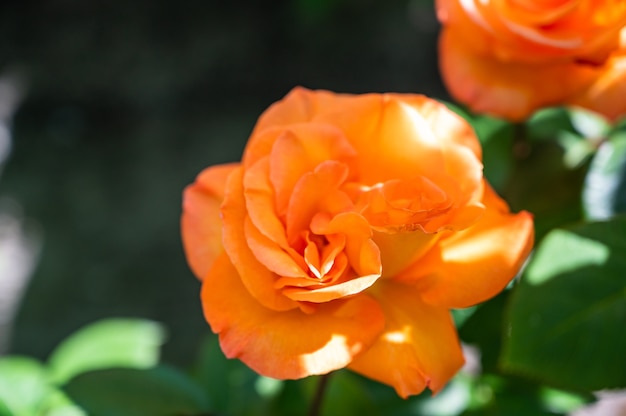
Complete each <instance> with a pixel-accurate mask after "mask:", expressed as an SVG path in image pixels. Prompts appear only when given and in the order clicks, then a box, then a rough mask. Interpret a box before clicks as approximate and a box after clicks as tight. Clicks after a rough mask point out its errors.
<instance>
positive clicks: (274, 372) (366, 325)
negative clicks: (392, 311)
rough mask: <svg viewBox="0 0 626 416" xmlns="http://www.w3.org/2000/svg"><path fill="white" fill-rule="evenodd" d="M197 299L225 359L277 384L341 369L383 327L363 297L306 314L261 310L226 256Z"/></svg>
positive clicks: (378, 312)
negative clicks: (283, 380) (233, 361)
mask: <svg viewBox="0 0 626 416" xmlns="http://www.w3.org/2000/svg"><path fill="white" fill-rule="evenodd" d="M201 297H202V304H203V306H204V313H205V317H206V319H207V321H208V322H209V324H210V325H211V329H212V330H213V331H214V332H216V333H219V335H220V344H221V347H222V350H223V351H224V353H225V354H226V356H227V357H229V358H239V359H241V360H242V361H243V362H244V363H246V364H247V365H248V366H249V367H250V368H252V369H253V370H254V371H256V372H257V373H259V374H262V375H265V376H268V377H273V378H279V379H296V378H302V377H306V376H310V375H314V374H325V373H328V372H330V371H333V370H337V369H340V368H343V367H345V366H346V365H347V364H348V363H350V362H351V361H352V359H353V357H354V356H355V355H356V354H358V353H359V352H361V351H362V350H364V349H366V348H367V347H368V346H369V345H371V344H372V342H373V341H374V340H375V339H376V336H377V335H378V334H379V333H380V332H381V331H382V329H383V326H384V317H383V314H382V312H381V310H380V307H379V306H378V304H377V303H376V302H375V301H374V300H373V299H371V298H369V297H367V296H365V295H360V296H357V297H354V298H351V299H350V300H346V301H337V302H329V303H326V304H323V305H320V306H319V307H318V308H317V309H316V310H315V312H313V313H312V314H305V313H303V312H301V311H300V310H298V309H296V310H291V311H288V312H276V311H273V310H270V309H267V308H264V307H263V306H262V305H260V304H259V303H258V302H257V301H256V300H255V299H254V298H253V297H252V296H250V294H249V293H248V291H247V290H246V288H245V287H244V285H243V284H242V283H241V280H240V279H239V276H238V273H237V270H236V269H235V268H234V267H233V265H232V264H231V262H230V261H229V259H228V257H227V256H226V255H222V256H220V257H219V258H218V259H217V261H216V262H215V265H214V266H213V268H212V269H211V271H210V272H209V274H208V275H207V277H206V279H205V281H204V283H203V286H202V295H201Z"/></svg>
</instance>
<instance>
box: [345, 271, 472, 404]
mask: <svg viewBox="0 0 626 416" xmlns="http://www.w3.org/2000/svg"><path fill="white" fill-rule="evenodd" d="M374 296H375V297H376V299H377V300H378V302H379V303H380V305H381V307H382V309H383V312H384V314H385V330H384V332H383V333H382V335H381V336H380V337H379V338H378V340H377V341H376V343H375V344H374V345H373V346H372V347H371V348H370V349H369V350H367V351H366V352H365V353H363V354H362V355H360V356H358V357H357V358H356V359H355V360H354V361H353V362H352V364H350V365H349V366H348V368H350V369H351V370H354V371H356V372H358V373H360V374H363V375H364V376H366V377H369V378H373V379H375V380H378V381H380V382H383V383H385V384H388V385H391V386H393V387H394V388H395V389H396V391H397V392H398V394H399V395H400V396H402V397H405V398H406V397H407V396H409V395H412V394H418V393H420V392H421V391H422V390H424V388H426V387H429V388H430V389H431V390H432V391H433V392H435V393H436V392H438V391H439V390H440V389H441V388H442V387H443V386H444V385H445V383H446V382H447V381H448V380H449V379H450V378H452V376H453V375H454V374H455V373H456V372H457V371H458V370H459V368H461V366H462V365H463V354H462V352H461V347H460V345H459V341H458V338H457V334H456V330H455V328H454V323H453V322H452V319H451V317H450V314H449V312H448V311H447V310H446V309H444V308H439V307H435V306H431V305H428V304H426V303H424V302H422V301H421V299H420V294H419V291H418V290H417V289H416V288H414V287H412V286H407V285H403V284H398V283H393V282H390V281H380V282H379V285H377V287H376V290H375V292H374Z"/></svg>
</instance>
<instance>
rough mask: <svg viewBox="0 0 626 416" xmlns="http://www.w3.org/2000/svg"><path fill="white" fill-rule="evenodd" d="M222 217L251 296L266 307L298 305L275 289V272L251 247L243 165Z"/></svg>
mask: <svg viewBox="0 0 626 416" xmlns="http://www.w3.org/2000/svg"><path fill="white" fill-rule="evenodd" d="M268 215H269V214H268ZM222 218H223V222H224V227H223V233H224V236H223V242H224V249H225V250H226V253H227V254H228V256H229V257H230V260H231V261H232V263H233V265H234V266H235V268H236V269H237V272H238V274H239V276H240V279H241V281H242V282H243V284H244V285H245V287H246V289H247V290H248V291H249V292H250V295H252V296H253V297H254V298H256V299H257V301H258V302H260V303H261V304H262V305H263V306H265V307H267V308H270V309H274V310H277V311H285V310H289V309H293V308H296V307H297V306H298V305H297V303H296V302H294V301H293V300H291V299H289V298H287V297H285V296H284V295H283V294H282V293H280V291H278V290H276V289H275V288H274V283H275V281H276V275H275V274H274V273H273V272H271V271H270V270H269V269H268V268H267V267H265V266H264V265H263V264H262V263H260V262H259V261H258V260H257V259H256V257H255V256H254V254H253V253H252V251H251V250H250V248H249V246H248V241H247V239H246V233H245V223H246V220H247V210H246V204H245V200H244V190H243V169H242V168H237V169H235V170H234V171H233V173H232V174H231V175H230V176H229V178H228V182H227V185H226V194H225V197H224V203H223V205H222Z"/></svg>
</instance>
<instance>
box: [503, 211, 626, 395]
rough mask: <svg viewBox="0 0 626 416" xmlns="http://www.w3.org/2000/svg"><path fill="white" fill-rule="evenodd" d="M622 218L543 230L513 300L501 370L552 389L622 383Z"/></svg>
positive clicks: (625, 220) (625, 246)
mask: <svg viewBox="0 0 626 416" xmlns="http://www.w3.org/2000/svg"><path fill="white" fill-rule="evenodd" d="M624 253H626V217H618V218H615V219H613V220H611V221H608V222H599V223H591V224H582V225H579V226H576V227H572V228H569V229H558V230H554V231H552V232H551V233H549V234H548V235H547V236H546V237H545V239H544V241H543V242H542V243H541V245H540V246H539V247H538V248H537V249H536V253H535V256H534V258H533V259H532V261H531V263H530V265H529V267H528V268H527V269H526V271H525V273H524V275H523V278H522V280H521V283H520V284H519V285H518V286H517V288H516V290H515V293H514V294H513V297H512V299H511V304H510V313H509V318H510V319H509V321H510V322H509V328H508V331H507V336H506V337H505V340H504V348H503V359H502V365H503V367H504V368H505V369H507V370H509V371H513V372H517V373H523V374H526V375H530V376H531V377H536V378H540V379H543V380H545V381H546V382H549V383H551V384H553V385H556V386H560V387H565V388H571V389H580V390H599V389H605V388H618V387H625V386H626V371H624V368H626V354H625V353H624V351H626V331H625V330H624V328H625V327H626V279H624V270H626V256H624Z"/></svg>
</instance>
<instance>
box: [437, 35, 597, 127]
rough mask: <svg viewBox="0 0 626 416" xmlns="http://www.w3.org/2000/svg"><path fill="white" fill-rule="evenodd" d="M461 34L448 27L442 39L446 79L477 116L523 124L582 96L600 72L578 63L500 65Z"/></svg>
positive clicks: (499, 62) (440, 40)
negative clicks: (544, 109)
mask: <svg viewBox="0 0 626 416" xmlns="http://www.w3.org/2000/svg"><path fill="white" fill-rule="evenodd" d="M455 33H456V32H453V31H451V30H449V29H447V28H444V30H443V31H442V33H441V35H440V38H439V59H440V61H439V63H440V69H441V74H442V76H443V79H444V81H445V83H446V86H447V88H448V90H449V91H450V93H451V94H452V95H453V96H454V97H455V98H456V99H457V100H458V101H460V102H462V103H464V104H467V105H468V106H469V107H470V108H472V110H474V111H475V112H481V113H488V114H493V115H496V116H501V117H505V118H507V119H510V120H523V119H525V118H526V117H528V116H529V115H530V114H531V113H532V112H533V111H535V110H536V109H538V108H540V107H545V106H550V105H556V104H560V103H563V102H564V101H565V100H566V99H568V98H569V97H572V96H575V95H577V94H579V93H580V92H582V91H583V90H584V89H585V88H586V87H587V86H589V85H590V84H591V83H592V82H593V80H594V79H595V78H596V77H597V74H598V70H597V69H595V67H593V66H591V65H585V64H578V63H569V62H560V61H557V62H555V63H549V62H544V63H542V64H524V63H519V62H514V61H496V60H495V59H493V58H490V57H489V56H484V55H479V54H476V53H474V52H473V50H472V48H471V47H470V46H469V45H467V44H466V40H465V39H463V38H462V37H461V36H462V34H455Z"/></svg>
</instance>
